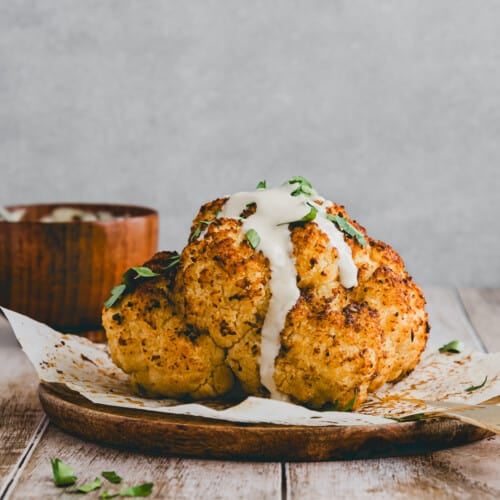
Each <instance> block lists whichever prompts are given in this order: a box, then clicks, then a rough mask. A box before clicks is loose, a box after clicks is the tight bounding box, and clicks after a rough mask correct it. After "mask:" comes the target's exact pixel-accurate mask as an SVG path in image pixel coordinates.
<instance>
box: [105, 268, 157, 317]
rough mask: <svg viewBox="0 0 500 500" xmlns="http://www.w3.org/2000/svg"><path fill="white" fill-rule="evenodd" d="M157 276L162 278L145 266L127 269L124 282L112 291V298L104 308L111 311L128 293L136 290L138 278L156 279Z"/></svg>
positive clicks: (123, 277)
mask: <svg viewBox="0 0 500 500" xmlns="http://www.w3.org/2000/svg"><path fill="white" fill-rule="evenodd" d="M155 276H160V275H159V274H158V273H155V272H154V271H153V270H152V269H150V268H149V267H145V266H137V267H131V268H129V269H127V270H126V271H125V272H124V273H123V276H122V282H121V283H120V284H119V285H116V286H115V287H113V289H112V290H111V295H110V297H109V298H108V299H107V300H106V302H104V307H105V308H106V309H109V308H110V307H112V306H114V305H115V304H116V303H117V302H118V300H119V299H120V298H121V297H122V296H123V295H124V294H125V293H126V292H130V291H132V290H133V289H134V288H135V283H134V280H136V279H138V278H154V277H155Z"/></svg>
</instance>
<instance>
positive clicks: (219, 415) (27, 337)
mask: <svg viewBox="0 0 500 500" xmlns="http://www.w3.org/2000/svg"><path fill="white" fill-rule="evenodd" d="M0 309H1V310H2V311H3V313H4V314H5V316H6V318H7V320H8V321H9V323H10V325H11V327H12V329H13V331H14V334H15V336H16V337H17V339H18V341H19V343H20V344H21V346H22V348H23V350H24V352H25V353H26V354H27V356H28V358H29V359H30V361H31V363H32V364H33V366H34V367H35V369H36V371H37V373H38V376H39V378H40V381H41V382H44V383H48V384H50V383H60V384H64V385H66V386H67V387H68V388H69V389H71V390H73V391H76V392H78V393H80V394H81V395H82V396H84V397H85V398H87V399H89V400H90V401H92V402H93V403H96V404H102V405H109V406H115V407H122V408H136V409H141V410H145V411H154V412H160V413H166V414H176V415H191V416H197V417H205V418H211V419H219V420H225V421H230V422H239V423H269V424H282V425H311V426H322V425H338V426H352V425H380V424H393V423H394V422H395V421H396V420H401V419H403V420H405V419H408V418H410V419H412V418H422V417H423V416H425V415H445V416H451V417H453V418H459V419H461V420H463V421H466V422H469V423H473V424H474V425H478V426H481V427H484V428H486V429H489V430H491V431H492V432H497V433H498V432H500V406H499V405H498V402H499V401H498V399H499V398H498V396H500V353H491V354H485V353H480V352H466V353H460V354H441V353H439V352H434V353H426V354H424V356H423V357H422V360H421V362H420V364H419V365H418V367H417V368H416V369H415V370H414V371H413V372H412V373H411V374H410V375H409V376H408V377H406V378H405V379H403V380H402V381H400V382H398V383H396V384H387V385H386V386H384V387H382V388H381V389H380V390H379V391H377V392H376V393H375V394H372V395H371V396H370V398H369V400H368V401H367V402H366V403H364V404H363V405H362V407H361V408H360V409H358V410H357V411H356V412H339V411H313V410H309V409H307V408H305V407H303V406H300V405H295V404H292V403H287V402H283V401H276V400H271V399H265V398H258V397H248V398H247V399H245V400H244V401H242V402H241V403H239V404H235V405H233V406H230V405H228V404H227V403H226V404H223V403H217V402H199V403H188V404H186V403H182V402H179V401H176V400H172V399H146V398H141V397H138V396H137V395H135V394H134V393H133V392H132V390H131V388H130V385H129V381H128V376H127V375H126V374H124V373H123V372H122V371H121V370H119V369H118V368H117V367H116V366H115V365H114V364H113V362H112V361H111V357H110V356H109V353H108V351H107V347H106V346H105V345H103V344H95V343H93V342H91V341H89V340H87V339H86V338H83V337H79V336H77V335H72V334H62V333H59V332H56V331H55V330H53V329H52V328H50V327H48V326H47V325H44V324H42V323H39V322H37V321H35V320H33V319H31V318H28V317H27V316H24V315H22V314H19V313H16V312H14V311H10V310H8V309H5V308H0ZM483 382H484V383H483ZM479 386H480V387H479ZM495 398H496V399H495ZM485 402H486V404H485ZM411 415H416V417H409V416H411Z"/></svg>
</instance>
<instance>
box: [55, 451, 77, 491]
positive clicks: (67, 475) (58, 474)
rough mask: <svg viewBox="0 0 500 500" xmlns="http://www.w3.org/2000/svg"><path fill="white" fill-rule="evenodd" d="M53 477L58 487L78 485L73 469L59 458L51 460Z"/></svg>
mask: <svg viewBox="0 0 500 500" xmlns="http://www.w3.org/2000/svg"><path fill="white" fill-rule="evenodd" d="M50 464H51V465H52V475H53V476H54V483H55V484H56V486H71V485H72V484H75V483H76V476H75V473H74V471H73V469H72V468H71V467H70V466H69V465H67V464H65V463H64V462H63V461H61V460H59V459H58V458H51V459H50Z"/></svg>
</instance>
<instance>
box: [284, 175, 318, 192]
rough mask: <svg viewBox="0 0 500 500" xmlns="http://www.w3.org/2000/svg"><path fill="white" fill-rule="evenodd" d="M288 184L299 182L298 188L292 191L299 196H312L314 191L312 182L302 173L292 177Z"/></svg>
mask: <svg viewBox="0 0 500 500" xmlns="http://www.w3.org/2000/svg"><path fill="white" fill-rule="evenodd" d="M288 184H297V188H296V189H295V190H294V191H292V192H291V193H290V194H291V195H292V196H299V195H300V194H303V195H306V196H311V195H312V194H313V192H314V189H313V187H312V184H311V183H310V182H309V181H308V180H307V179H306V178H305V177H302V176H301V175H296V176H295V177H292V178H291V179H290V180H289V181H288Z"/></svg>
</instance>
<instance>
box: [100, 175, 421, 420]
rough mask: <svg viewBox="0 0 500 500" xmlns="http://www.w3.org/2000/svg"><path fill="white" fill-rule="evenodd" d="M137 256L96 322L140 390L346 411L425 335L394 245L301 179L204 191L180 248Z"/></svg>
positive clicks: (402, 367) (415, 292)
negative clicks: (132, 272) (208, 194)
mask: <svg viewBox="0 0 500 500" xmlns="http://www.w3.org/2000/svg"><path fill="white" fill-rule="evenodd" d="M143 268H146V269H148V270H150V271H151V272H150V273H149V274H150V276H140V275H139V274H138V275H137V276H135V278H133V279H132V280H130V279H129V285H130V281H132V282H133V283H132V284H131V285H130V286H127V287H125V288H126V291H125V293H124V294H123V296H121V297H120V298H119V300H117V301H116V302H115V303H114V304H112V305H110V307H107V308H105V309H104V310H103V324H104V327H105V330H106V334H107V338H108V342H109V348H110V352H111V356H112V358H113V361H114V362H115V363H116V364H117V365H118V366H119V367H120V368H121V369H122V370H124V371H125V372H127V373H129V374H130V376H131V380H132V383H133V384H134V386H135V388H136V390H137V391H138V392H139V393H140V394H144V395H150V396H166V397H174V398H184V399H191V400H199V399H205V398H215V397H219V396H223V395H226V394H229V393H235V392H236V393H243V394H249V395H250V394H251V395H259V396H270V397H273V398H279V399H286V400H291V401H293V402H296V403H300V404H303V405H306V406H309V407H312V408H319V409H321V408H336V409H341V410H342V409H344V410H349V409H356V408H357V407H358V406H359V405H360V404H361V403H363V402H364V401H365V400H366V398H367V394H368V392H370V391H375V390H376V389H377V388H379V387H380V386H381V385H383V384H384V383H386V382H391V381H396V380H398V379H400V378H402V377H404V376H406V375H407V374H408V373H409V372H411V371H412V370H413V369H414V368H415V366H416V365H417V364H418V362H419V359H420V356H421V353H422V351H423V349H424V348H425V345H426V341H427V337H428V333H429V325H428V318H427V313H426V311H425V299H424V296H423V294H422V291H421V289H420V288H419V287H418V286H417V285H416V284H415V282H414V281H413V280H412V278H411V277H410V276H409V275H408V273H407V271H406V269H405V266H404V263H403V261H402V259H401V257H400V256H399V255H398V253H397V252H396V251H395V250H394V249H392V248H391V247H390V246H389V245H387V244H386V243H383V242H381V241H377V240H374V239H372V238H371V237H369V236H368V234H367V233H366V230H365V229H364V228H363V227H362V226H360V225H359V224H358V223H357V222H355V221H354V220H352V219H351V218H350V217H349V216H348V214H347V212H346V210H345V208H344V207H343V206H340V205H337V204H335V203H333V202H330V201H327V200H325V199H323V198H322V197H321V196H319V195H318V194H317V193H316V191H314V189H312V186H311V185H310V184H309V183H308V182H307V181H306V180H305V179H304V178H302V177H296V178H293V179H291V180H290V181H288V182H287V183H285V184H284V185H282V186H280V187H279V188H274V189H265V188H264V187H263V186H261V187H260V189H258V190H256V191H253V192H248V193H238V194H236V195H234V196H233V197H226V198H220V199H216V200H214V201H211V202H209V203H206V204H205V205H203V206H202V207H201V209H200V211H199V213H198V214H197V216H196V217H195V219H194V221H193V224H192V227H191V234H190V238H189V242H188V244H187V245H186V246H185V248H184V249H183V250H182V252H181V253H180V255H178V254H176V253H172V252H160V253H158V254H156V255H155V256H153V258H152V259H151V260H150V261H149V262H146V263H145V264H144V266H143ZM143 268H140V269H143ZM129 277H130V276H129Z"/></svg>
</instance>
